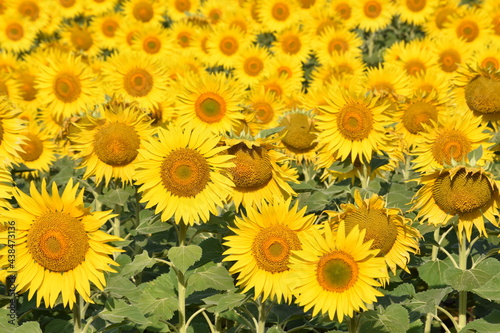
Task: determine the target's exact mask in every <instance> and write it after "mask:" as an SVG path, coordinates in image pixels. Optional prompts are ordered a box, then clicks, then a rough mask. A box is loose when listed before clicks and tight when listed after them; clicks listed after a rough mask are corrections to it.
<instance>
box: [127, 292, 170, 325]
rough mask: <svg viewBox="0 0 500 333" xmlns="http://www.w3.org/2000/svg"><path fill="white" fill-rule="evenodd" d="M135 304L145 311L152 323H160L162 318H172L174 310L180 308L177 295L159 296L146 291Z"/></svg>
mask: <svg viewBox="0 0 500 333" xmlns="http://www.w3.org/2000/svg"><path fill="white" fill-rule="evenodd" d="M135 305H137V307H138V308H140V309H141V310H142V311H144V313H145V314H146V315H147V317H148V319H149V320H150V321H151V322H152V323H158V322H159V321H160V320H165V321H166V320H170V319H172V317H173V316H174V312H175V311H177V309H178V300H177V297H167V298H159V297H156V296H155V295H152V294H150V293H144V294H142V295H141V298H140V299H139V302H137V303H136V304H135Z"/></svg>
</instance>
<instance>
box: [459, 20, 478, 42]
mask: <svg viewBox="0 0 500 333" xmlns="http://www.w3.org/2000/svg"><path fill="white" fill-rule="evenodd" d="M457 36H458V37H462V38H464V39H465V40H466V41H467V42H468V43H470V42H472V41H473V40H475V39H476V38H477V36H479V27H478V25H477V23H476V22H474V21H464V22H462V24H460V25H459V26H458V27H457Z"/></svg>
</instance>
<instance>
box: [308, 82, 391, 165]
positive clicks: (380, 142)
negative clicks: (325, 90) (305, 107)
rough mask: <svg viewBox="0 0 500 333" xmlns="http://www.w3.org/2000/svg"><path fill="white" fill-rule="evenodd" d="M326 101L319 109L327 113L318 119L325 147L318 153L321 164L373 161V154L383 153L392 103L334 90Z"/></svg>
mask: <svg viewBox="0 0 500 333" xmlns="http://www.w3.org/2000/svg"><path fill="white" fill-rule="evenodd" d="M327 102H328V105H327V106H322V107H320V108H319V109H320V111H322V112H324V113H323V114H321V115H318V116H317V117H316V119H317V120H318V121H317V125H316V126H317V128H318V129H319V130H320V133H319V135H318V142H319V145H320V146H325V149H323V150H322V151H320V152H319V159H320V162H319V163H318V164H319V165H324V162H326V161H329V160H330V159H331V157H332V156H334V158H336V159H339V160H341V161H345V160H346V159H347V158H350V160H351V161H352V162H354V161H356V160H358V159H359V160H360V161H362V162H364V161H370V160H371V158H372V154H373V153H374V152H379V151H381V150H383V148H384V146H385V143H386V141H387V140H386V137H385V127H386V126H388V125H389V124H390V122H391V119H390V118H389V117H388V116H387V115H386V114H385V112H386V109H387V108H388V107H389V104H387V103H382V104H381V103H379V99H378V98H377V97H373V96H371V95H368V96H363V95H361V94H355V93H351V92H349V91H347V90H344V89H336V90H333V89H332V90H331V91H330V94H329V96H328V98H327ZM325 150H326V151H325ZM321 161H323V163H322V162H321ZM329 166H330V165H324V166H321V167H329Z"/></svg>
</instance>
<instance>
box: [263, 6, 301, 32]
mask: <svg viewBox="0 0 500 333" xmlns="http://www.w3.org/2000/svg"><path fill="white" fill-rule="evenodd" d="M257 13H258V16H259V19H260V20H261V21H262V25H263V28H264V29H266V30H267V31H281V30H282V29H284V28H287V27H291V26H293V25H297V23H298V21H299V20H300V17H301V15H300V14H301V10H300V7H299V6H298V4H297V3H296V2H292V1H286V0H269V1H262V2H260V6H259V8H258V12H257Z"/></svg>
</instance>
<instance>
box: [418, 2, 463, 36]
mask: <svg viewBox="0 0 500 333" xmlns="http://www.w3.org/2000/svg"><path fill="white" fill-rule="evenodd" d="M413 1H414V0H413ZM426 8H430V7H426ZM464 8H465V6H460V0H440V3H439V6H438V7H436V8H435V9H434V11H433V13H432V14H431V15H430V16H428V17H427V18H426V21H425V22H424V26H423V28H424V30H425V32H426V34H427V35H428V36H431V37H438V36H439V35H440V34H441V33H442V30H443V29H444V27H445V25H446V24H447V23H448V22H449V21H450V18H451V17H453V16H454V15H457V14H459V12H461V11H463V10H464ZM423 9H424V10H425V8H423Z"/></svg>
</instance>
